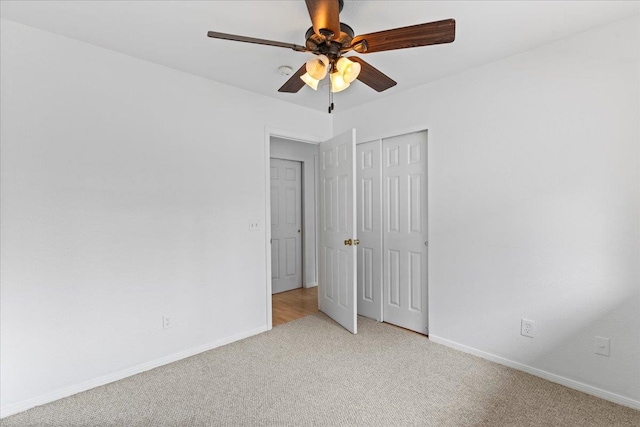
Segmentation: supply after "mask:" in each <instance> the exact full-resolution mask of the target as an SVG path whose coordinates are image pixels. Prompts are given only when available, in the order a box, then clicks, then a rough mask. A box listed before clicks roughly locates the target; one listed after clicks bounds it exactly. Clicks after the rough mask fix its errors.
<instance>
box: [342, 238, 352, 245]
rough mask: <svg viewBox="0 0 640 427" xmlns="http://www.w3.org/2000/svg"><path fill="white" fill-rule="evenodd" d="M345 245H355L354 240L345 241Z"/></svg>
mask: <svg viewBox="0 0 640 427" xmlns="http://www.w3.org/2000/svg"><path fill="white" fill-rule="evenodd" d="M344 244H345V245H347V246H351V245H353V240H351V239H349V240H345V241H344Z"/></svg>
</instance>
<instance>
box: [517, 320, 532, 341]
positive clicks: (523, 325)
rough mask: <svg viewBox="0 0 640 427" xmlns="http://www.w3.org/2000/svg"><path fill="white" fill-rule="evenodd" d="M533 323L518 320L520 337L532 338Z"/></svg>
mask: <svg viewBox="0 0 640 427" xmlns="http://www.w3.org/2000/svg"><path fill="white" fill-rule="evenodd" d="M535 323H536V322H534V321H533V320H527V319H520V335H522V336H523V337H529V338H533V331H534V325H535Z"/></svg>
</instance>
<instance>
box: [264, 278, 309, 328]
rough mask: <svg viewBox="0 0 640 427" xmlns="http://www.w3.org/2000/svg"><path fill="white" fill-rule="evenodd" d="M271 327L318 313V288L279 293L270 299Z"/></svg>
mask: <svg viewBox="0 0 640 427" xmlns="http://www.w3.org/2000/svg"><path fill="white" fill-rule="evenodd" d="M272 304H273V305H272V306H273V310H272V313H273V314H272V315H273V326H277V325H280V324H282V323H287V322H290V321H292V320H295V319H299V318H301V317H304V316H308V315H309V314H313V313H317V312H318V287H317V286H316V287H314V288H299V289H294V290H292V291H287V292H280V293H279V294H275V295H273V297H272Z"/></svg>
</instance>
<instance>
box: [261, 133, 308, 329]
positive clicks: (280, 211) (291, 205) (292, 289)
mask: <svg viewBox="0 0 640 427" xmlns="http://www.w3.org/2000/svg"><path fill="white" fill-rule="evenodd" d="M317 153H318V147H317V145H315V144H312V143H308V142H306V141H301V140H295V139H289V138H284V137H279V136H275V135H269V169H268V170H269V186H270V187H269V192H268V197H269V206H270V207H269V218H270V222H269V225H270V238H269V246H270V247H269V248H268V249H269V251H270V255H271V257H270V258H271V263H270V267H271V268H270V271H271V274H270V277H271V294H272V295H271V307H270V308H271V315H270V317H271V319H270V320H271V326H276V325H279V324H281V323H286V322H288V321H291V320H295V319H298V318H300V317H304V316H306V315H309V314H312V313H315V312H317V311H318V297H317V283H318V281H317V277H318V275H317V262H316V260H317V254H316V237H317V236H316V234H317V233H316V177H315V175H316V163H317Z"/></svg>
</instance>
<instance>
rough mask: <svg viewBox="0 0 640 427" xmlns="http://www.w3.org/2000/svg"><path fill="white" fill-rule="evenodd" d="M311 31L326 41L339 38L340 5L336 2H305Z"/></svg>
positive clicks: (315, 0) (330, 0) (317, 0)
mask: <svg viewBox="0 0 640 427" xmlns="http://www.w3.org/2000/svg"><path fill="white" fill-rule="evenodd" d="M306 3H307V9H309V16H310V17H311V22H312V23H313V31H314V32H315V33H316V34H318V35H320V36H324V37H326V38H327V39H329V40H330V39H332V38H333V37H335V38H338V36H340V3H339V2H338V0H306Z"/></svg>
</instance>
